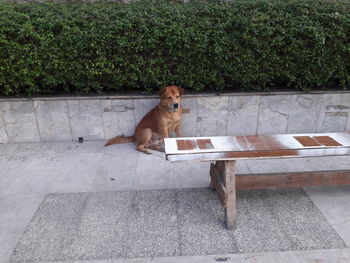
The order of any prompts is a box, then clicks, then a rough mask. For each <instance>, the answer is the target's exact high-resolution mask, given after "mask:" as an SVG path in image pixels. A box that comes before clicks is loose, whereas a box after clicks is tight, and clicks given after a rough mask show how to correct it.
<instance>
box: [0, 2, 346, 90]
mask: <svg viewBox="0 0 350 263" xmlns="http://www.w3.org/2000/svg"><path fill="white" fill-rule="evenodd" d="M349 83H350V5H349V2H347V1H344V2H337V1H318V0H314V1H312V0H285V1H277V0H272V1H271V0H270V1H268V0H246V1H245V0H235V1H233V2H231V3H219V2H203V1H202V2H190V3H180V2H177V1H141V2H134V3H131V4H122V3H115V2H97V3H96V2H95V3H83V2H75V3H44V4H43V3H25V4H14V3H3V2H2V3H0V90H1V92H0V94H2V95H35V94H60V93H66V92H69V93H79V94H84V93H101V92H111V91H117V92H118V91H140V92H141V91H142V92H152V91H153V90H154V89H155V88H158V87H159V86H162V85H166V84H178V85H182V86H184V87H186V88H188V89H189V90H195V91H202V90H206V91H213V90H216V91H222V90H231V91H232V90H246V91H265V90H269V89H276V88H288V89H290V88H293V89H299V90H304V91H308V90H310V89H314V88H317V89H319V88H345V89H346V88H349Z"/></svg>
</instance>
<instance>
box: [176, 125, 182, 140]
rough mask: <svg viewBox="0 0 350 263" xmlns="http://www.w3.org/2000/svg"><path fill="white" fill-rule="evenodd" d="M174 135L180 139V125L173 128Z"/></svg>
mask: <svg viewBox="0 0 350 263" xmlns="http://www.w3.org/2000/svg"><path fill="white" fill-rule="evenodd" d="M175 133H176V136H177V137H182V132H181V126H180V124H178V125H177V126H176V127H175Z"/></svg>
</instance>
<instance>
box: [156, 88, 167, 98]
mask: <svg viewBox="0 0 350 263" xmlns="http://www.w3.org/2000/svg"><path fill="white" fill-rule="evenodd" d="M165 91H166V87H164V88H162V89H161V90H160V91H158V95H159V97H163V95H164V93H165Z"/></svg>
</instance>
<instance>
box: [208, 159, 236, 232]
mask: <svg viewBox="0 0 350 263" xmlns="http://www.w3.org/2000/svg"><path fill="white" fill-rule="evenodd" d="M235 163H236V162H235V161H217V162H216V164H212V165H211V167H210V176H211V182H210V187H211V188H214V189H215V190H216V191H217V192H218V193H219V196H220V199H221V201H222V203H223V206H224V208H225V219H226V227H227V229H229V230H233V229H236V226H237V222H236V217H237V211H236V183H235Z"/></svg>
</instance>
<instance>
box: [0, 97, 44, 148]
mask: <svg viewBox="0 0 350 263" xmlns="http://www.w3.org/2000/svg"><path fill="white" fill-rule="evenodd" d="M0 112H1V115H2V118H3V122H4V124H5V126H6V132H7V137H8V141H9V142H38V141H40V136H39V131H38V125H37V120H36V116H35V112H34V107H33V102H32V101H13V102H0Z"/></svg>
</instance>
